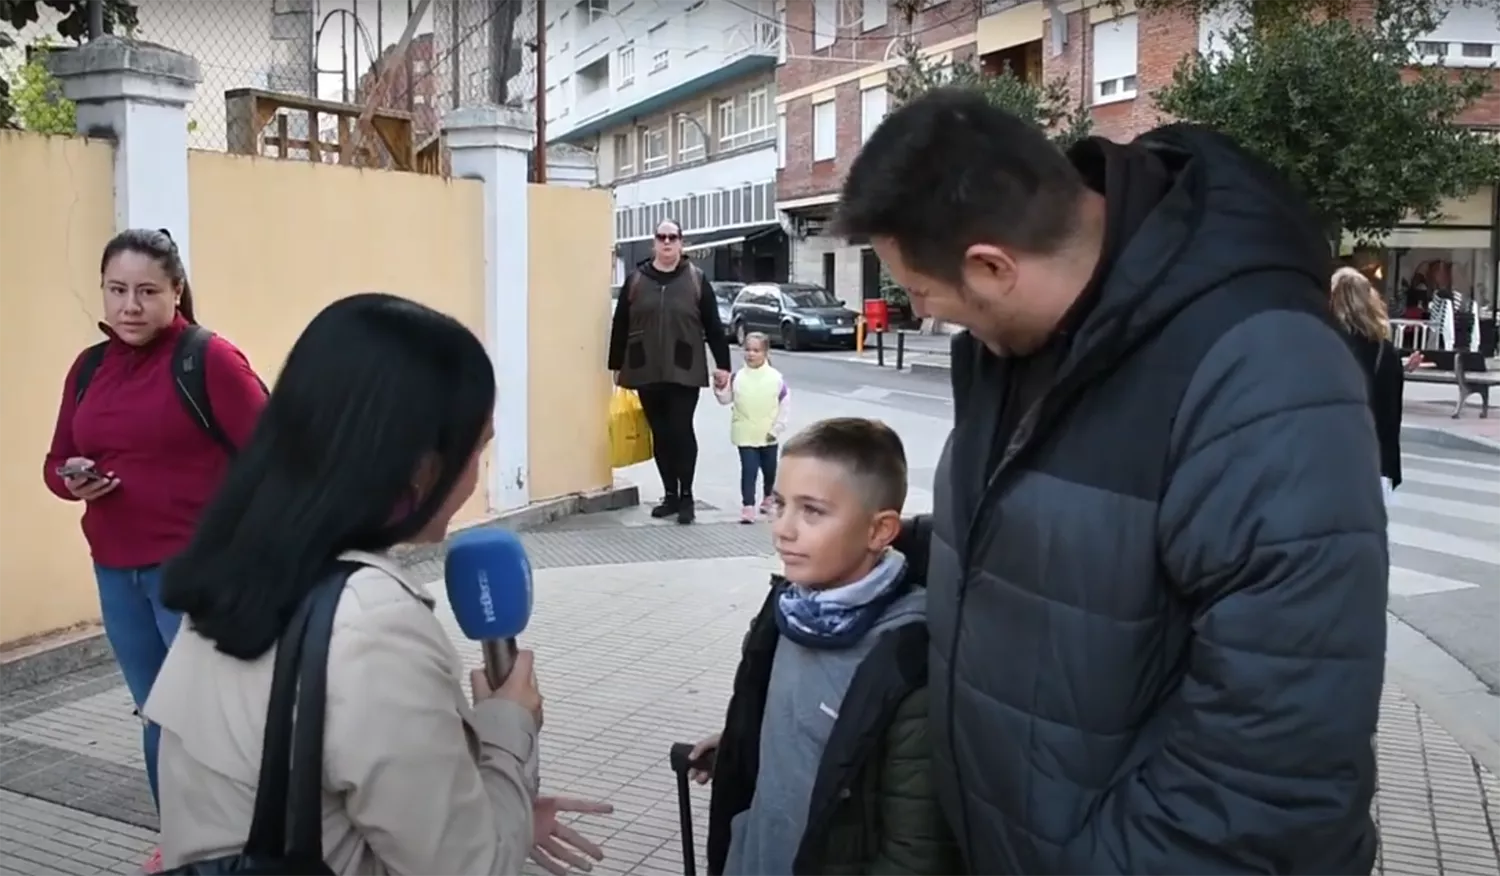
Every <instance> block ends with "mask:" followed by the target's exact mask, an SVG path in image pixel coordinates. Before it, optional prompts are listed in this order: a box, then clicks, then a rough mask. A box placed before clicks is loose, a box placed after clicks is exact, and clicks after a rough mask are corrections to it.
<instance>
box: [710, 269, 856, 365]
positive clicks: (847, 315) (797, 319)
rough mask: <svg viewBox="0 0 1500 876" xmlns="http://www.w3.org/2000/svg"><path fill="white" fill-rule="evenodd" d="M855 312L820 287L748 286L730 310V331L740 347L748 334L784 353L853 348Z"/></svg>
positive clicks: (800, 284)
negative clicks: (815, 348) (760, 335)
mask: <svg viewBox="0 0 1500 876" xmlns="http://www.w3.org/2000/svg"><path fill="white" fill-rule="evenodd" d="M857 316H858V314H857V313H855V312H854V311H852V310H850V309H849V308H847V307H845V306H844V303H843V302H842V301H839V300H838V299H837V298H835V297H834V296H833V295H832V294H831V293H830V292H829V291H828V290H827V289H824V288H823V287H822V286H814V285H812V284H809V283H752V284H750V285H748V286H746V287H745V288H744V289H741V290H740V294H739V297H738V298H736V299H735V300H734V306H733V307H732V308H730V317H729V319H730V330H731V331H733V332H734V337H735V340H737V341H739V342H740V344H741V345H743V344H744V342H745V335H747V334H749V333H750V332H764V333H765V334H767V335H769V336H770V338H771V343H773V344H780V345H782V346H783V347H786V348H787V349H788V350H800V349H802V348H804V347H813V346H825V347H853V346H854V323H855V318H856V317H857Z"/></svg>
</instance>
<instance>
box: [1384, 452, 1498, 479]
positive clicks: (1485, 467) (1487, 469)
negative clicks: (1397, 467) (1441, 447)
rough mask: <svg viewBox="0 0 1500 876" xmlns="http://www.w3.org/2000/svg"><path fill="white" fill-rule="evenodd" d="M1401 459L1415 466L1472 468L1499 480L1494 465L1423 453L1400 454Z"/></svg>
mask: <svg viewBox="0 0 1500 876" xmlns="http://www.w3.org/2000/svg"><path fill="white" fill-rule="evenodd" d="M1401 458H1402V459H1404V460H1406V461H1407V462H1408V463H1413V464H1416V465H1417V466H1421V464H1422V463H1424V462H1439V463H1442V464H1443V465H1445V466H1456V467H1458V468H1472V469H1476V470H1478V471H1480V472H1484V473H1487V474H1488V475H1489V476H1490V477H1491V478H1493V479H1496V480H1500V468H1497V467H1496V466H1495V464H1494V463H1489V462H1472V461H1470V460H1467V459H1453V458H1452V457H1448V456H1429V455H1427V454H1425V453H1403V454H1401Z"/></svg>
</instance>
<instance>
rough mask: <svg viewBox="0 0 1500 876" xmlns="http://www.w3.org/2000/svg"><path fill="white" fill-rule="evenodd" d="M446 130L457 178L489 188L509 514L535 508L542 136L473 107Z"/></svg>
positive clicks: (489, 289) (489, 324) (499, 473)
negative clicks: (533, 367)
mask: <svg viewBox="0 0 1500 876" xmlns="http://www.w3.org/2000/svg"><path fill="white" fill-rule="evenodd" d="M443 130H444V132H446V134H447V136H448V150H449V152H450V154H451V156H452V162H453V175H454V176H456V177H460V178H463V179H477V180H479V181H480V182H482V183H484V301H485V330H486V335H487V337H486V338H485V342H486V344H487V345H488V346H489V350H490V359H491V360H492V361H493V362H494V363H495V382H496V396H495V442H494V445H493V447H494V453H495V464H494V466H493V467H492V468H491V469H490V484H489V487H490V504H491V505H492V506H493V509H492V510H495V511H508V510H511V509H513V508H522V507H525V506H526V505H527V504H529V503H530V501H531V469H530V458H531V456H530V453H531V451H530V447H529V446H528V440H527V436H528V431H529V428H530V422H531V417H530V405H531V399H530V392H529V382H530V365H529V362H530V354H529V352H528V348H527V341H528V327H529V324H530V320H529V317H528V308H527V293H528V291H529V289H530V287H531V283H530V278H531V266H530V262H529V259H528V249H529V247H530V238H529V236H528V231H529V230H530V223H529V221H528V211H527V200H526V191H527V189H526V186H527V182H526V176H527V174H526V169H527V163H528V161H529V155H530V150H531V147H532V144H533V143H534V142H535V139H536V136H535V128H534V127H533V126H532V121H531V117H530V116H529V115H528V114H526V113H524V112H522V111H520V110H517V109H512V108H510V107H500V106H474V107H464V108H463V109H457V110H454V111H453V112H451V113H449V114H448V115H447V116H445V117H444V119H443Z"/></svg>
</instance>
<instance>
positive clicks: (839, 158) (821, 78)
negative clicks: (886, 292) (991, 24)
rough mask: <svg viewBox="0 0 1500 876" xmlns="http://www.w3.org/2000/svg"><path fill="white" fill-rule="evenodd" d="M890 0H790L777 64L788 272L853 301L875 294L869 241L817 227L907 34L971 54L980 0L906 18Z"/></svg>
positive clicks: (880, 101)
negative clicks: (848, 240) (856, 241)
mask: <svg viewBox="0 0 1500 876" xmlns="http://www.w3.org/2000/svg"><path fill="white" fill-rule="evenodd" d="M900 5H902V4H898V3H896V2H888V0H810V2H795V0H787V2H785V3H784V4H783V8H782V11H781V15H782V18H783V30H784V32H785V39H784V45H785V47H786V49H785V52H784V53H783V57H782V60H781V64H780V65H779V66H778V67H777V70H776V91H777V96H776V108H777V141H778V143H777V146H778V164H779V165H780V168H779V170H778V172H777V179H776V199H777V207H778V208H779V209H780V210H781V211H782V212H783V213H784V214H785V216H786V218H787V222H788V227H789V229H790V231H791V237H792V243H791V253H790V262H791V271H790V272H791V278H792V279H793V280H798V281H802V282H808V283H820V284H822V285H824V286H826V287H827V288H828V289H829V290H830V291H832V292H833V293H834V294H835V295H837V296H839V297H840V298H842V299H844V300H845V301H846V302H848V303H849V304H850V305H851V306H854V307H858V306H859V301H860V299H861V298H864V297H875V296H876V295H878V293H879V288H880V287H879V275H880V265H879V262H878V261H877V260H876V259H875V256H874V253H873V252H871V251H870V250H868V249H866V248H859V247H851V246H847V245H844V244H843V242H842V241H839V240H837V239H835V238H833V237H829V236H827V235H825V234H824V233H823V229H824V226H825V225H826V223H827V221H828V219H829V218H831V216H832V213H833V209H834V206H835V204H836V203H837V201H838V188H839V185H840V184H841V183H842V182H843V179H844V175H845V173H847V171H848V169H849V163H850V162H851V161H853V160H854V156H855V155H856V154H858V152H859V147H860V145H861V144H862V143H863V142H864V140H865V138H866V137H867V136H868V134H869V132H870V131H872V130H874V126H875V125H876V124H877V123H879V121H880V119H882V118H884V117H885V114H886V110H887V106H888V103H889V100H888V97H887V93H886V77H887V76H888V75H889V74H890V71H891V70H893V69H894V68H895V67H897V66H898V65H899V64H900V60H899V57H898V56H899V52H900V48H901V45H902V43H901V40H902V38H903V34H905V33H908V32H909V33H910V34H911V35H912V37H913V38H914V39H916V40H918V41H919V42H920V43H921V45H922V46H923V48H924V49H925V50H926V51H927V52H928V53H930V54H932V55H934V56H936V57H943V56H948V57H953V56H959V57H970V56H972V55H973V52H974V41H975V36H976V26H977V24H978V22H979V18H980V11H981V7H982V6H985V5H992V4H982V3H980V2H978V0H942V2H935V3H934V2H928V3H926V4H924V7H923V8H922V9H921V10H920V11H919V12H917V14H916V15H915V16H914V17H913V19H912V20H911V22H910V24H909V25H908V23H907V21H906V18H905V16H904V15H903V14H902V12H901V11H900V9H899V8H898V7H899V6H900Z"/></svg>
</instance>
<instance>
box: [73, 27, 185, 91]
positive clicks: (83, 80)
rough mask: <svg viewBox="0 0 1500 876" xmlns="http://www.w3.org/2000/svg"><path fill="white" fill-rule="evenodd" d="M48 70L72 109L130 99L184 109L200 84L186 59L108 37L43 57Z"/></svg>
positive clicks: (154, 46) (153, 45) (151, 45)
mask: <svg viewBox="0 0 1500 876" xmlns="http://www.w3.org/2000/svg"><path fill="white" fill-rule="evenodd" d="M47 69H48V70H49V71H51V73H52V75H53V76H55V77H57V79H58V80H59V81H60V82H61V83H62V87H63V94H64V95H65V96H66V97H67V98H68V99H69V100H71V101H73V102H74V103H91V102H101V101H107V100H121V99H135V100H144V101H150V102H155V103H164V104H173V105H178V106H186V105H187V104H188V103H189V102H191V101H192V99H193V95H194V91H195V87H196V86H197V84H198V83H199V82H201V81H203V69H202V68H201V67H200V66H199V64H198V59H196V58H194V57H192V56H191V55H185V54H183V53H182V52H179V51H177V50H176V49H169V48H167V47H166V46H161V45H157V44H156V43H148V42H143V41H141V40H132V39H126V38H124V37H117V36H113V35H111V36H104V37H100V38H99V39H97V40H93V41H92V42H89V43H86V44H84V45H82V46H78V47H77V48H73V49H64V50H60V51H59V50H55V51H51V52H48V53H47Z"/></svg>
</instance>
